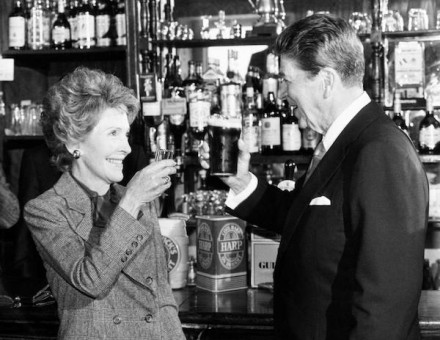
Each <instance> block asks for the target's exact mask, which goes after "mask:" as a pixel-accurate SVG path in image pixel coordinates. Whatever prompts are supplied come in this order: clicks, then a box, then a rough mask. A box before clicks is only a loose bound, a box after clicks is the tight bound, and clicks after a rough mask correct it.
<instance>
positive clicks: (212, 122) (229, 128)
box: [208, 114, 241, 177]
mask: <svg viewBox="0 0 440 340" xmlns="http://www.w3.org/2000/svg"><path fill="white" fill-rule="evenodd" d="M240 134H241V119H240V118H239V117H225V116H223V115H219V114H214V115H212V116H210V117H209V119H208V137H209V164H210V172H211V175H215V176H224V177H226V176H233V175H235V174H236V173H237V160H238V140H239V139H240Z"/></svg>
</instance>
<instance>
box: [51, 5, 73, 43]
mask: <svg viewBox="0 0 440 340" xmlns="http://www.w3.org/2000/svg"><path fill="white" fill-rule="evenodd" d="M70 47H71V41H70V24H69V20H68V19H67V16H66V14H65V13H64V0H60V1H59V2H58V15H57V18H56V19H55V22H54V23H53V26H52V48H54V49H56V50H64V49H67V48H70Z"/></svg>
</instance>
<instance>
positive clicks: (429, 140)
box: [419, 125, 440, 150]
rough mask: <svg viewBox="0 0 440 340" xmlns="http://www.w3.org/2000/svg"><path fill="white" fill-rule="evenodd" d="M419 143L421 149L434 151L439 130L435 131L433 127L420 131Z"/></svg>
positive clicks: (439, 137) (439, 136)
mask: <svg viewBox="0 0 440 340" xmlns="http://www.w3.org/2000/svg"><path fill="white" fill-rule="evenodd" d="M419 142H420V146H421V147H424V148H428V149H431V150H432V149H434V148H435V146H436V145H437V143H438V142H440V129H436V128H435V127H434V125H430V126H428V127H425V128H422V129H420V132H419Z"/></svg>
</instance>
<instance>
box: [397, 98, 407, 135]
mask: <svg viewBox="0 0 440 340" xmlns="http://www.w3.org/2000/svg"><path fill="white" fill-rule="evenodd" d="M393 122H394V123H395V124H396V125H397V126H398V127H399V128H400V129H401V130H402V131H403V132H405V133H406V134H407V135H409V134H408V126H407V125H406V123H405V119H404V118H403V117H402V104H401V102H400V94H399V93H396V94H395V95H394V113H393Z"/></svg>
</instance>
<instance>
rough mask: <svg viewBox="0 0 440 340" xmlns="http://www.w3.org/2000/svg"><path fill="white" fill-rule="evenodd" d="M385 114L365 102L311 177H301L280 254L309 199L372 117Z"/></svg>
mask: <svg viewBox="0 0 440 340" xmlns="http://www.w3.org/2000/svg"><path fill="white" fill-rule="evenodd" d="M380 115H383V112H382V110H381V109H380V107H379V106H378V105H377V104H376V103H375V102H370V103H369V104H368V105H366V106H365V107H364V108H363V109H362V110H361V111H360V112H359V113H358V114H357V115H356V116H355V117H354V118H353V119H352V120H351V121H350V123H349V124H348V125H347V126H346V127H345V128H344V130H343V131H342V132H341V134H340V135H339V136H338V138H337V139H336V140H335V142H334V143H333V145H332V146H331V147H330V149H329V150H328V151H327V153H326V154H325V155H324V157H323V158H322V160H321V162H320V163H319V164H318V166H317V167H316V169H315V171H314V172H313V173H312V175H311V176H310V178H309V179H308V181H307V182H306V183H304V176H303V178H302V179H301V180H300V181H299V183H298V184H299V186H300V188H299V190H300V191H299V194H298V196H297V198H296V199H295V201H294V203H293V204H292V206H291V208H290V209H289V213H288V216H287V218H286V224H285V225H284V228H283V230H284V231H283V237H282V239H281V243H280V248H279V251H278V252H279V256H281V255H282V254H284V253H285V251H286V249H287V246H288V244H289V242H290V240H291V238H292V236H293V235H294V233H295V231H296V230H297V228H298V224H299V222H300V220H301V217H302V216H303V214H304V212H305V211H306V209H307V208H308V206H309V204H310V201H311V200H312V199H313V198H314V197H315V195H316V194H317V193H318V192H319V191H320V190H321V189H322V188H323V187H324V186H325V185H326V184H327V183H328V182H329V181H330V179H331V178H332V177H333V175H334V174H335V173H336V171H337V170H338V169H339V168H340V166H341V165H342V162H343V160H344V158H345V157H346V155H347V154H348V152H349V150H350V148H351V147H352V144H353V142H354V141H355V140H356V138H357V137H358V136H359V134H360V133H361V131H362V130H363V129H365V127H367V126H368V125H369V124H370V123H371V122H372V121H374V120H376V119H378V118H379V117H380Z"/></svg>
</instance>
